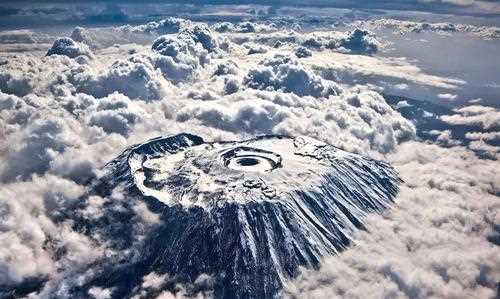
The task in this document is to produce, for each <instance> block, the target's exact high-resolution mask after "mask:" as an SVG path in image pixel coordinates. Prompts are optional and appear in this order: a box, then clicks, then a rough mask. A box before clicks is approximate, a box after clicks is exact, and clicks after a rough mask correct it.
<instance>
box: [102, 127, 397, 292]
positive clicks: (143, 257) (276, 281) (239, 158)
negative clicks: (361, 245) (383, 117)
mask: <svg viewBox="0 0 500 299" xmlns="http://www.w3.org/2000/svg"><path fill="white" fill-rule="evenodd" d="M400 182H401V181H400V179H399V178H398V175H397V173H396V172H395V170H394V169H393V168H392V167H391V166H390V165H388V164H387V163H385V162H381V161H376V160H373V159H370V158H366V157H363V156H360V155H357V154H352V153H348V152H346V151H343V150H341V149H338V148H336V147H334V146H331V145H328V144H325V143H322V142H319V141H317V140H313V139H310V138H305V137H296V138H292V137H286V136H275V135H272V136H269V135H268V136H261V137H258V138H255V139H250V140H246V141H235V142H205V141H204V140H203V139H202V138H201V137H198V136H195V135H190V134H179V135H175V136H168V137H161V138H155V139H152V140H149V141H147V142H145V143H142V144H138V145H135V146H132V147H130V148H129V149H127V150H126V151H124V152H123V153H122V154H121V155H120V156H118V157H117V158H116V159H114V160H113V161H112V162H110V163H109V164H108V165H107V166H106V167H105V175H104V176H103V177H102V178H101V179H100V180H99V182H98V183H97V184H95V185H94V190H95V192H97V193H98V194H101V195H106V194H111V193H112V192H113V191H115V190H120V192H125V197H126V199H127V200H129V201H130V202H134V201H144V202H146V203H147V205H148V206H149V208H150V210H152V211H153V212H154V213H156V214H158V215H159V218H160V220H161V221H160V222H159V224H158V225H156V226H155V228H153V229H152V232H151V233H150V234H149V235H148V236H147V237H146V238H145V240H144V241H143V242H140V245H137V246H139V247H140V248H139V249H138V251H139V252H140V254H139V255H136V256H135V258H134V259H133V260H132V261H130V262H128V263H126V265H121V266H119V267H113V269H112V270H110V271H111V272H112V274H109V273H107V274H106V275H105V277H104V276H103V277H102V278H97V279H96V280H94V281H93V284H94V285H95V284H96V283H97V284H99V283H101V284H103V287H114V288H115V291H114V295H117V296H118V295H119V296H126V295H130V294H132V293H133V288H134V285H138V284H140V282H141V278H142V277H143V276H145V275H147V274H148V273H151V272H155V273H160V274H168V276H169V277H174V278H175V281H176V282H182V283H192V282H194V281H195V280H196V278H198V277H199V276H200V275H202V274H203V275H205V274H206V275H209V276H210V277H211V278H212V283H213V285H212V287H213V289H214V290H215V291H214V292H215V293H214V295H215V296H216V297H222V298H233V297H240V298H245V297H246V298H248V297H255V298H266V297H272V296H273V295H275V294H277V292H279V290H280V288H281V287H282V286H283V283H284V282H285V280H287V279H289V278H291V277H294V276H295V275H297V274H298V271H299V267H301V266H304V267H317V266H318V265H319V262H320V259H321V258H322V257H323V256H325V255H331V254H335V253H337V252H338V251H340V250H342V249H344V248H345V247H346V246H348V245H349V244H350V242H351V237H352V234H353V232H354V231H355V230H357V229H360V228H362V227H363V219H364V217H365V216H366V215H367V214H368V213H374V212H375V213H376V212H382V211H383V210H385V209H386V208H388V207H389V206H390V204H391V203H392V202H393V200H394V198H395V196H396V195H397V193H398V190H399V183H400ZM122 221H123V220H122ZM128 233H131V232H128ZM114 237H115V238H116V237H117V238H131V239H133V236H130V235H129V236H127V233H120V234H119V235H115V236H114Z"/></svg>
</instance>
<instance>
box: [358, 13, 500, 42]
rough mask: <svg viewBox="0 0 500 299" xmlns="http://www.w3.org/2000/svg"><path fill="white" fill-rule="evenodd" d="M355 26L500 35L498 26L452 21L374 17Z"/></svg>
mask: <svg viewBox="0 0 500 299" xmlns="http://www.w3.org/2000/svg"><path fill="white" fill-rule="evenodd" d="M355 24H356V25H357V26H363V27H374V28H390V29H393V30H395V31H396V32H398V33H400V34H405V33H408V32H416V33H420V32H426V31H431V32H437V33H450V32H451V33H452V32H465V33H470V34H474V35H476V36H478V37H481V38H484V39H497V38H499V37H500V28H499V27H494V26H476V25H470V24H453V23H428V22H414V21H403V20H396V19H385V18H382V19H375V20H369V21H358V22H356V23H355Z"/></svg>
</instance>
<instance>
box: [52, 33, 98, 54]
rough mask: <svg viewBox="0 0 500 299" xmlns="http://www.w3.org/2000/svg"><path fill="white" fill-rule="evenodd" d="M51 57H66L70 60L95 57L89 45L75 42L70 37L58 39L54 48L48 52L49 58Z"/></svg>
mask: <svg viewBox="0 0 500 299" xmlns="http://www.w3.org/2000/svg"><path fill="white" fill-rule="evenodd" d="M50 55H65V56H68V57H69V58H76V57H78V56H87V57H89V58H92V57H93V55H92V52H91V51H90V49H89V48H88V46H87V45H85V44H81V43H78V42H75V41H74V40H72V39H71V38H69V37H62V38H58V39H56V40H55V41H54V44H53V45H52V48H50V49H49V50H48V51H47V56H50Z"/></svg>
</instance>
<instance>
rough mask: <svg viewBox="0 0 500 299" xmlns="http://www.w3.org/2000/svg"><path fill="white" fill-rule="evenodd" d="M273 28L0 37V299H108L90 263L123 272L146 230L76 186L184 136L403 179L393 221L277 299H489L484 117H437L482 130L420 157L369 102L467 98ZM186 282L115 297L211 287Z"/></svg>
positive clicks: (148, 225)
mask: <svg viewBox="0 0 500 299" xmlns="http://www.w3.org/2000/svg"><path fill="white" fill-rule="evenodd" d="M287 22H288V21H287V20H285V19H283V20H281V23H280V22H277V21H276V23H270V22H257V21H255V22H254V21H252V22H246V21H242V22H239V21H238V22H236V23H222V22H217V23H213V24H212V25H211V26H209V25H207V24H204V23H201V22H197V21H194V20H187V19H179V18H168V19H165V20H160V21H154V22H150V23H147V24H144V25H126V26H120V27H111V28H81V27H78V28H75V29H74V30H73V29H70V30H67V32H66V33H65V34H67V35H70V37H63V38H60V37H56V36H53V35H51V34H50V33H44V34H41V33H37V32H31V31H9V32H1V33H0V41H2V45H0V47H1V48H2V51H0V140H2V142H0V244H1V245H0V297H12V296H14V297H15V296H17V297H23V296H28V295H29V294H31V295H30V296H31V297H33V298H40V297H41V298H48V297H51V296H55V297H60V298H70V297H75V296H76V295H78V296H80V297H94V298H118V297H120V294H118V293H114V292H115V290H114V289H113V288H107V287H106V285H105V283H104V282H103V281H96V280H93V277H98V276H100V277H113V269H112V267H106V266H103V265H106V263H104V262H103V261H109V262H112V263H115V264H116V263H120V264H123V265H127V264H128V263H129V262H130V261H133V260H134V258H135V257H136V256H137V255H140V254H141V252H140V251H138V250H137V248H140V247H139V246H138V244H140V242H143V241H144V240H145V236H148V234H149V233H150V232H151V230H152V228H154V227H155V225H158V223H160V222H161V221H162V220H161V219H160V218H159V216H158V214H157V213H155V212H154V211H152V210H151V209H150V208H151V207H149V206H147V205H146V204H145V203H142V202H130V201H129V200H127V198H125V197H124V196H123V193H122V192H120V190H116V192H113V193H111V194H101V196H97V195H95V194H94V195H91V194H89V193H88V186H89V184H90V183H91V182H93V180H94V179H95V178H98V177H100V175H102V173H101V169H102V168H103V166H104V165H105V164H106V163H107V162H109V161H110V160H111V159H112V158H113V157H116V156H118V155H119V154H120V153H121V152H122V150H124V149H125V148H127V147H128V146H130V145H132V144H136V143H138V142H142V141H144V140H147V139H150V138H153V137H157V136H160V135H170V134H176V133H179V132H185V131H189V132H192V133H194V134H198V135H202V136H204V137H205V138H206V139H207V140H214V141H216V140H221V139H223V140H228V139H233V140H238V139H239V140H241V139H248V138H249V137H252V136H255V135H260V134H269V133H274V134H283V135H293V136H298V135H305V136H310V137H313V138H316V139H319V140H322V141H326V142H327V143H330V144H332V145H334V146H337V147H339V148H341V149H344V150H347V151H351V152H355V153H362V154H365V155H369V156H371V157H374V158H378V159H383V160H387V161H389V162H391V163H392V164H393V165H394V167H395V168H396V170H397V171H399V172H400V173H401V175H402V177H403V179H404V180H405V183H404V186H403V187H402V194H401V195H400V196H399V197H398V198H397V199H396V202H397V205H396V208H395V210H394V211H391V212H388V213H387V214H384V215H383V216H373V217H371V219H370V220H369V224H368V225H367V227H366V228H367V230H366V231H365V232H361V233H359V234H358V235H357V236H356V238H355V243H356V245H355V246H354V247H352V248H350V249H347V250H346V251H345V252H344V253H341V254H339V255H338V256H335V257H327V258H325V259H324V261H323V264H322V266H321V267H320V269H319V270H318V269H317V270H314V269H304V270H303V274H302V275H300V276H299V277H298V278H297V279H296V280H293V281H290V282H289V285H288V286H287V288H286V289H285V290H284V291H283V294H284V295H289V296H297V297H300V295H299V294H304V293H305V294H307V295H310V296H311V297H322V296H324V297H330V296H331V295H332V294H334V295H338V296H348V297H351V296H352V297H356V296H358V297H362V296H363V295H366V294H370V295H371V296H373V297H378V296H382V297H385V296H386V297H391V296H392V297H410V298H424V297H430V296H436V297H454V296H460V295H465V296H466V297H467V296H472V297H493V296H495V292H497V289H498V286H497V282H498V281H499V276H498V275H499V273H498V267H496V265H498V264H499V260H498V254H496V253H497V252H498V244H499V241H498V227H499V225H500V222H499V221H500V218H499V216H498V214H497V210H498V208H499V207H498V196H499V193H500V191H499V190H500V188H499V186H498V181H499V180H500V178H498V171H497V169H498V166H499V165H498V160H497V157H498V155H499V151H498V140H499V137H498V136H499V135H498V132H499V131H500V130H499V125H498V119H499V118H498V109H496V108H493V107H486V106H481V105H480V104H478V103H476V104H474V105H471V106H466V107H461V108H457V109H455V110H452V111H451V113H449V114H446V115H442V116H440V118H439V119H440V120H441V121H442V123H444V124H449V125H457V126H459V125H472V126H476V127H478V128H481V129H483V130H479V129H478V130H477V131H475V132H467V133H466V134H465V133H464V136H465V138H467V140H469V141H470V143H469V144H468V145H467V146H468V147H463V146H458V144H460V143H459V142H455V140H453V139H452V138H451V135H450V134H449V133H447V131H446V128H444V129H443V128H437V129H436V131H435V133H436V134H438V135H439V136H440V138H437V139H438V140H437V141H436V142H435V143H436V144H431V143H430V141H428V142H423V141H419V140H417V138H416V136H417V131H416V127H415V125H414V123H413V122H412V120H409V119H407V118H405V117H403V116H402V115H401V114H400V112H399V111H398V110H397V109H395V108H392V107H391V106H390V105H389V104H388V103H387V101H386V98H387V97H386V96H385V95H384V93H390V92H395V91H400V92H407V93H414V92H415V91H421V90H424V91H429V90H439V93H441V94H452V92H453V90H456V89H459V88H462V87H464V86H467V82H465V81H464V80H461V79H456V78H447V77H444V76H440V75H436V74H432V73H429V72H427V71H426V70H425V69H423V68H420V67H418V66H417V65H415V61H414V60H412V59H410V58H404V57H389V56H388V54H385V55H380V51H382V49H383V47H384V46H383V45H384V44H385V43H384V41H383V40H381V39H380V38H378V37H375V36H374V35H373V33H370V32H369V31H365V30H361V29H355V30H352V31H347V32H340V31H337V30H336V29H335V28H334V29H332V27H331V25H332V24H329V27H328V29H324V28H323V29H322V30H321V31H319V30H318V31H315V30H312V29H311V30H304V31H300V30H299V28H298V27H294V28H295V29H297V30H290V29H291V28H290V27H291V25H290V23H289V22H288V23H287ZM277 24H278V25H277ZM280 24H285V25H286V26H288V28H285V29H283V28H281V27H280V26H281V25H280ZM308 29H310V28H308ZM249 52H251V53H249ZM408 105H410V104H408V103H406V105H405V103H403V102H402V103H401V104H400V105H398V107H399V108H398V109H400V108H403V107H408ZM428 114H430V115H432V111H431V112H427V115H428ZM445 140H446V144H444V143H445ZM477 149H480V150H481V151H482V152H485V153H488V159H481V158H482V157H480V155H479V156H478V155H476V154H475V153H476V152H477ZM104 212H106V213H104ZM116 219H118V220H119V221H111V220H116ZM85 223H92V224H93V225H95V227H99V228H100V229H99V230H93V229H92V227H91V226H87V225H85ZM495 230H496V231H495ZM113 234H115V235H116V234H120V235H123V236H128V235H130V236H133V238H129V239H127V238H120V240H119V241H118V240H115V239H114V238H112V236H113ZM101 266H102V267H101ZM99 271H101V272H99ZM106 271H109V272H106ZM97 274H100V275H97ZM106 275H108V276H106ZM192 280H193V281H192V283H190V284H177V281H176V277H175V276H169V275H165V273H156V272H148V273H146V274H145V275H144V277H143V278H142V281H140V283H139V282H137V285H140V287H138V288H137V289H134V290H131V292H132V293H133V294H134V296H135V297H134V298H155V297H158V298H172V296H200V297H201V296H211V295H213V294H212V293H211V291H210V287H211V284H212V283H213V280H212V279H211V278H210V277H208V276H206V275H201V276H199V277H196V278H193V279H192ZM167 289H168V290H170V291H173V292H174V293H171V292H170V291H167ZM74 290H78V291H77V292H80V293H78V294H75V293H71V292H72V291H74ZM81 290H85V294H83V293H81V292H83V291H81Z"/></svg>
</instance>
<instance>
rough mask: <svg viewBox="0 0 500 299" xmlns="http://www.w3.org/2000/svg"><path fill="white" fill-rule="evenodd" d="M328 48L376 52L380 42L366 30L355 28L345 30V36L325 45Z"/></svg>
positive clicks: (355, 51)
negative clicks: (348, 30)
mask: <svg viewBox="0 0 500 299" xmlns="http://www.w3.org/2000/svg"><path fill="white" fill-rule="evenodd" d="M327 47H329V48H340V49H341V50H344V51H347V52H349V53H354V54H357V53H367V54H373V53H376V52H377V51H378V49H379V47H380V42H379V41H377V40H376V39H375V35H374V34H373V33H371V32H369V31H367V30H362V29H359V28H356V29H354V30H352V31H350V32H347V33H346V35H345V37H343V38H341V39H340V40H338V41H334V42H333V43H330V44H328V45H327Z"/></svg>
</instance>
